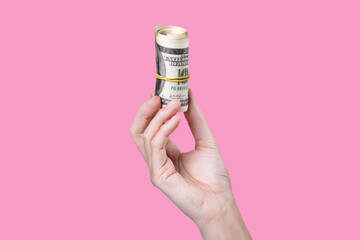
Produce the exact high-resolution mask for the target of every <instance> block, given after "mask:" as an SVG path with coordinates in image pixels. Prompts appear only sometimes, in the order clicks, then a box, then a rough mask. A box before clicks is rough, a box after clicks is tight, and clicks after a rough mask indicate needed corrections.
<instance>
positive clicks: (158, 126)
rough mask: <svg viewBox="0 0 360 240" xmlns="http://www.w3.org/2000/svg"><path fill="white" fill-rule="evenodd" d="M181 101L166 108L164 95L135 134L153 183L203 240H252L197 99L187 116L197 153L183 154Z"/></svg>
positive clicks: (142, 113) (143, 111)
mask: <svg viewBox="0 0 360 240" xmlns="http://www.w3.org/2000/svg"><path fill="white" fill-rule="evenodd" d="M179 109H180V101H179V100H173V101H172V102H170V103H169V104H168V105H167V106H166V107H165V108H161V101H160V98H159V97H158V96H154V93H152V95H151V98H150V99H149V100H148V101H146V102H145V103H143V104H142V105H141V107H140V109H139V111H138V113H137V115H136V117H135V120H134V122H133V124H132V126H131V129H130V132H131V135H132V137H133V140H134V142H135V144H136V146H137V148H138V149H139V151H140V153H141V154H142V156H143V158H144V159H145V161H146V163H147V165H148V167H149V171H150V179H151V182H152V183H153V184H154V185H155V186H156V187H157V188H159V189H160V190H161V191H162V192H163V193H164V194H165V195H166V196H167V197H168V198H169V199H170V200H171V201H172V202H173V203H174V204H175V205H176V206H177V207H178V208H179V209H180V210H181V211H182V212H184V213H185V214H186V215H187V216H189V217H190V218H191V219H192V220H193V221H194V223H195V224H196V225H197V226H198V228H199V230H200V232H201V235H202V237H203V239H205V240H212V239H216V240H221V239H229V240H230V239H237V240H239V239H241V240H247V239H251V236H250V234H249V232H248V230H247V228H246V226H245V223H244V221H243V219H242V217H241V215H240V212H239V210H238V207H237V205H236V202H235V199H234V196H233V193H232V189H231V183H230V178H229V174H228V171H227V169H226V166H225V164H224V162H223V160H222V158H221V154H220V150H219V147H218V144H217V142H216V140H215V139H214V137H213V135H212V134H211V131H210V129H209V126H208V124H207V123H206V120H205V118H204V115H203V114H202V112H201V110H200V108H199V106H198V105H197V104H196V102H195V98H194V94H193V92H192V91H191V90H189V108H188V111H187V112H185V113H184V115H185V118H186V120H187V122H188V125H189V127H190V129H191V132H192V134H193V137H194V140H195V148H194V150H192V151H189V152H181V150H180V149H179V147H178V146H177V145H176V144H175V143H174V142H173V141H172V140H171V139H170V134H171V133H172V132H173V131H174V130H175V129H176V128H177V127H178V125H179V123H180V119H181V118H180V116H179V115H178V114H177V112H178V110H179Z"/></svg>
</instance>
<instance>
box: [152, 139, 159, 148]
mask: <svg viewBox="0 0 360 240" xmlns="http://www.w3.org/2000/svg"><path fill="white" fill-rule="evenodd" d="M160 144H161V142H160V138H158V137H155V138H153V140H152V141H151V142H150V146H151V147H152V148H157V147H159V146H160Z"/></svg>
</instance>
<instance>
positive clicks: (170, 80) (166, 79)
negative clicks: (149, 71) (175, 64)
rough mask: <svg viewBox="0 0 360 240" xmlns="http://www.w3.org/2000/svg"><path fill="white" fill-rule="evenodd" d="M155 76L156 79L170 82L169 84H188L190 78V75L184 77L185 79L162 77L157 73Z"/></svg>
mask: <svg viewBox="0 0 360 240" xmlns="http://www.w3.org/2000/svg"><path fill="white" fill-rule="evenodd" d="M155 75H156V78H158V79H161V80H165V81H169V82H186V81H187V80H189V78H190V75H187V76H183V77H174V78H169V77H162V76H160V75H159V74H157V73H155Z"/></svg>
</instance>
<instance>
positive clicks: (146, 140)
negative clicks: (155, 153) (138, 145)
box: [142, 132, 151, 142]
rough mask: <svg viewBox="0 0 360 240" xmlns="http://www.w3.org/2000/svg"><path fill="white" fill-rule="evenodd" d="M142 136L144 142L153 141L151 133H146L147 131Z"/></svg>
mask: <svg viewBox="0 0 360 240" xmlns="http://www.w3.org/2000/svg"><path fill="white" fill-rule="evenodd" d="M142 137H143V139H144V142H150V141H151V137H150V135H149V134H148V133H146V132H145V133H144V134H143V136H142Z"/></svg>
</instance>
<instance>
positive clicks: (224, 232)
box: [198, 200, 252, 240]
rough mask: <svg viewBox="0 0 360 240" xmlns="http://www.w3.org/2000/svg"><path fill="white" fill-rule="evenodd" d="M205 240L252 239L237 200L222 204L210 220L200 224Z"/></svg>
mask: <svg viewBox="0 0 360 240" xmlns="http://www.w3.org/2000/svg"><path fill="white" fill-rule="evenodd" d="M198 227H199V229H200V232H201V236H202V237H203V239H204V240H251V239H252V238H251V236H250V234H249V232H248V230H247V228H246V225H245V223H244V221H243V219H242V217H241V214H240V212H239V209H238V207H237V205H236V202H235V200H231V201H229V202H228V203H226V204H224V205H223V206H221V208H220V209H219V211H217V213H216V215H215V216H213V218H212V219H210V220H209V221H208V222H206V223H203V224H198Z"/></svg>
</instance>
